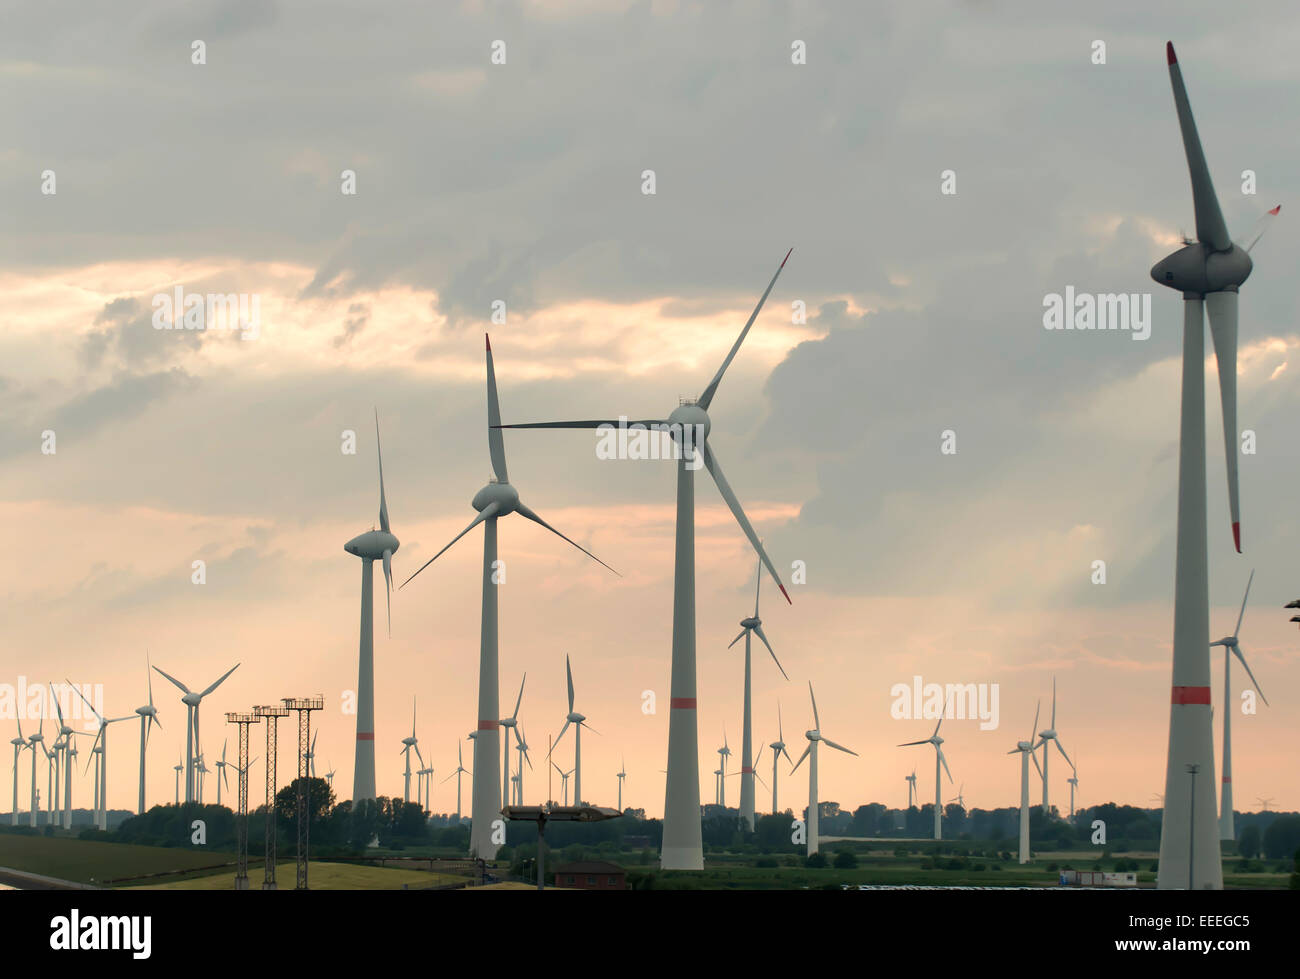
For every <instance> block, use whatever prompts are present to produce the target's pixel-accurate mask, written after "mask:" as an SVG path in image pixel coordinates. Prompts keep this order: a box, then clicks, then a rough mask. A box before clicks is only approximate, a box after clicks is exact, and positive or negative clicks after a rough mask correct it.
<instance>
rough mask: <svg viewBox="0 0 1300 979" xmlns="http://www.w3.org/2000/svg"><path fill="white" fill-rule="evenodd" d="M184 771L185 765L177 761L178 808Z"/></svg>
mask: <svg viewBox="0 0 1300 979" xmlns="http://www.w3.org/2000/svg"><path fill="white" fill-rule="evenodd" d="M184 770H185V765H184V764H183V763H182V762H181V761H180V760H177V762H176V768H175V771H176V805H178V806H179V805H180V804H181V772H183V771H184ZM95 784H96V785H98V784H99V782H98V779H96V782H95Z"/></svg>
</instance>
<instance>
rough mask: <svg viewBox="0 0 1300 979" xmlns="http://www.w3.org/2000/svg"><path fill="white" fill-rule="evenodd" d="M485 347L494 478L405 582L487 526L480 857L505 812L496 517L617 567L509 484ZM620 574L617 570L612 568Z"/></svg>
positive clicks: (474, 841) (476, 831) (476, 789)
mask: <svg viewBox="0 0 1300 979" xmlns="http://www.w3.org/2000/svg"><path fill="white" fill-rule="evenodd" d="M485 344H486V347H487V416H488V417H487V422H488V454H489V456H490V457H491V459H492V476H491V478H490V479H489V480H488V483H487V485H486V486H484V487H483V488H482V489H481V490H479V491H478V492H477V493H475V494H474V499H473V500H472V501H471V503H470V505H471V506H472V507H473V508H474V509H475V510H477V511H478V516H476V517H475V518H474V519H473V520H471V521H470V523H469V526H468V527H466V528H465V529H464V530H462V531H461V532H460V533H459V534H457V535H456V536H455V537H453V538H452V539H451V543H450V544H448V545H447V546H446V547H444V548H443V549H442V550H441V551H439V552H438V553H437V554H435V555H434V556H433V557H431V558H429V560H427V561H425V562H424V564H422V565H420V567H419V569H418V570H417V571H416V572H415V574H413V575H411V577H410V578H407V579H406V581H404V582H402V587H403V588H405V587H406V586H407V585H408V584H409V583H410V581H411V578H414V577H415V575H418V574H419V573H420V572H421V571H423V570H424V569H425V568H427V567H428V566H429V565H430V564H432V563H433V562H434V561H436V560H438V558H439V556H441V555H442V554H443V553H445V552H446V551H447V549H448V548H450V547H451V546H452V544H455V543H456V541H458V540H460V539H461V538H462V537H464V536H465V535H466V534H468V533H469V532H470V531H471V530H473V529H474V528H475V527H477V526H478V525H479V524H483V614H482V620H481V625H480V641H479V673H478V717H479V720H478V736H476V737H475V738H474V783H473V793H474V799H473V812H472V815H471V820H472V822H471V826H470V853H471V854H472V855H473V856H476V857H479V858H481V859H485V860H490V859H492V858H493V857H495V856H496V852H497V847H498V844H496V843H494V842H492V823H493V822H494V821H495V820H497V819H499V818H500V816H501V795H500V793H499V792H498V791H497V787H498V785H500V784H501V783H500V782H498V780H497V776H498V775H499V774H500V773H499V772H498V771H497V758H498V757H499V754H498V748H499V741H498V725H499V723H500V721H499V718H500V713H499V710H498V707H499V703H500V700H499V691H498V680H497V669H498V650H497V584H496V581H497V574H498V572H497V568H498V565H497V521H498V520H500V519H501V518H502V517H506V516H509V515H510V514H512V513H518V514H519V515H520V516H521V517H525V518H527V519H528V520H531V521H533V522H534V523H537V524H541V525H542V526H543V527H545V528H546V529H547V530H549V531H550V532H551V533H553V534H555V535H556V536H557V537H559V538H560V539H562V540H564V541H566V542H568V543H569V544H572V545H573V546H574V547H576V548H578V550H580V551H582V553H583V554H585V555H587V557H589V558H591V559H592V560H593V561H595V562H596V563H598V564H600V565H601V566H603V567H605V568H608V569H609V570H610V571H614V569H613V568H610V567H609V565H608V564H605V562H604V561H602V560H600V558H598V557H596V555H594V554H592V553H591V552H590V551H589V550H587V549H586V548H585V547H582V546H581V545H579V544H577V543H576V542H574V541H572V540H570V539H569V538H568V537H565V536H564V535H563V534H562V533H560V532H559V531H558V530H556V529H555V528H554V527H552V526H551V525H550V524H548V523H547V522H546V521H545V520H543V519H542V518H541V517H539V516H538V515H537V514H536V513H534V512H533V511H532V510H530V509H529V508H528V507H527V506H526V505H525V504H524V502H523V501H522V500H520V499H519V491H518V490H516V489H515V488H514V487H513V486H511V485H510V480H509V475H508V473H507V471H506V447H505V437H504V436H503V435H502V434H501V428H500V425H501V405H500V402H499V401H498V399H497V380H496V371H495V369H494V367H493V365H492V341H491V340H490V339H488V338H487V337H486V336H485ZM614 573H615V574H617V573H618V572H616V571H615V572H614Z"/></svg>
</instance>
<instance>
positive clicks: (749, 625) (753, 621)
mask: <svg viewBox="0 0 1300 979" xmlns="http://www.w3.org/2000/svg"><path fill="white" fill-rule="evenodd" d="M762 624H763V620H762V619H760V618H759V617H758V616H757V615H754V616H751V617H749V618H748V619H741V620H740V627H741V628H742V629H757V628H758V627H759V626H761V625H762Z"/></svg>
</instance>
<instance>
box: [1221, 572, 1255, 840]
mask: <svg viewBox="0 0 1300 979" xmlns="http://www.w3.org/2000/svg"><path fill="white" fill-rule="evenodd" d="M1254 580H1255V572H1254V571H1252V572H1251V573H1250V577H1249V578H1248V579H1247V580H1246V594H1245V595H1243V596H1242V597H1241V611H1240V612H1239V613H1238V614H1237V627H1236V628H1235V629H1233V630H1232V635H1230V636H1225V637H1224V638H1222V639H1220V640H1218V641H1216V642H1212V643H1210V645H1211V646H1222V647H1223V795H1222V802H1221V803H1220V805H1219V839H1221V840H1235V839H1236V838H1237V831H1236V827H1235V825H1234V824H1233V818H1232V706H1233V705H1232V678H1231V677H1230V675H1229V671H1230V670H1231V669H1232V657H1233V656H1236V657H1237V659H1239V660H1241V665H1242V667H1243V668H1244V669H1245V671H1246V674H1247V675H1248V676H1249V677H1250V682H1251V683H1253V684H1254V685H1255V690H1256V691H1257V692H1258V693H1259V698H1260V700H1262V701H1264V703H1265V705H1267V704H1268V698H1267V697H1265V696H1264V691H1263V690H1260V689H1259V681H1258V680H1256V679H1255V674H1254V673H1252V672H1251V669H1250V665H1249V664H1248V663H1247V662H1246V657H1245V656H1243V655H1242V653H1241V644H1240V643H1238V642H1237V636H1238V635H1239V634H1240V632H1241V620H1242V619H1243V618H1244V617H1245V615H1246V599H1247V598H1249V597H1250V585H1251V582H1253V581H1254Z"/></svg>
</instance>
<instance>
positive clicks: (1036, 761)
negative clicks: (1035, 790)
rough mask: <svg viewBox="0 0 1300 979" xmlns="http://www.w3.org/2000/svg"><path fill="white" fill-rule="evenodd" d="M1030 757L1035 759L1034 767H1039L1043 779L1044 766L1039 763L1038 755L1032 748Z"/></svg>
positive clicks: (1039, 773) (1040, 776)
mask: <svg viewBox="0 0 1300 979" xmlns="http://www.w3.org/2000/svg"><path fill="white" fill-rule="evenodd" d="M1029 757H1030V758H1032V759H1033V761H1034V767H1035V768H1036V769H1038V777H1039V778H1040V779H1041V778H1042V777H1043V766H1042V765H1040V764H1038V755H1037V754H1036V753H1035V752H1034V751H1033V750H1032V749H1031V750H1030V752H1029Z"/></svg>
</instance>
